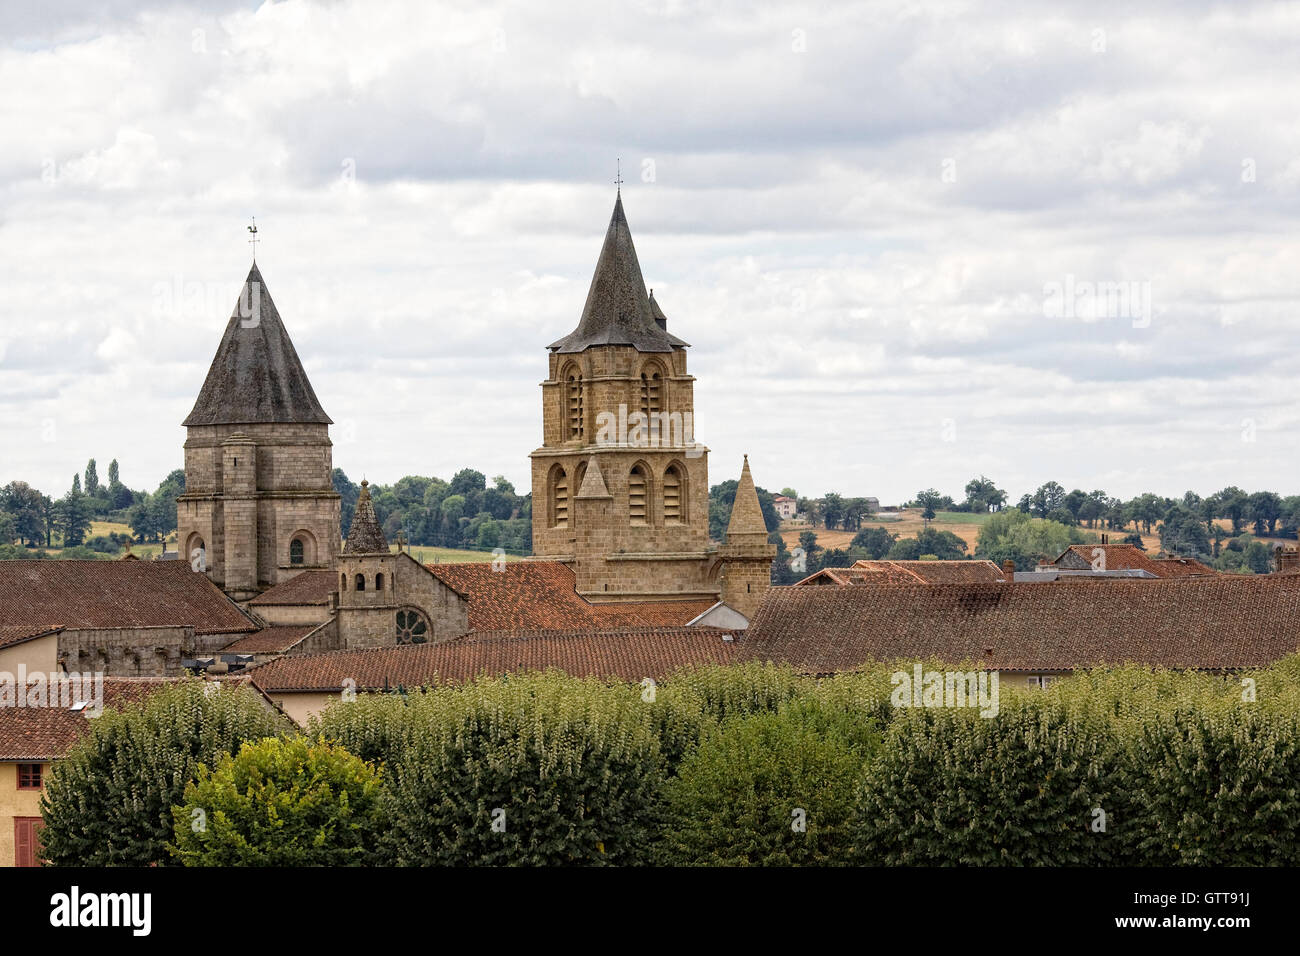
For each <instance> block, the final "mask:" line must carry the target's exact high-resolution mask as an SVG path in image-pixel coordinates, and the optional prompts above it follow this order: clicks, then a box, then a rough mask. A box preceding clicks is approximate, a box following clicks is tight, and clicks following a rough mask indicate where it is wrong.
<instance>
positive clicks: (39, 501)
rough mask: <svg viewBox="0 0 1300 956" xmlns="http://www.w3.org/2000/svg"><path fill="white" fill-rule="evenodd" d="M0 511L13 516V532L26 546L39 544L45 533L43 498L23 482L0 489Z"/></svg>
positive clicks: (12, 483)
mask: <svg viewBox="0 0 1300 956" xmlns="http://www.w3.org/2000/svg"><path fill="white" fill-rule="evenodd" d="M0 510H3V511H5V512H6V513H8V514H10V515H12V516H13V520H14V532H15V534H16V535H17V536H18V537H19V538H20V539H21V540H23V541H25V542H26V543H27V544H28V546H30V547H35V546H36V545H38V544H40V541H41V537H42V536H43V535H44V533H45V496H44V495H42V494H41V493H40V492H39V491H37V490H36V489H35V488H33V487H32V486H31V485H29V484H27V482H25V481H11V482H9V484H7V485H5V486H4V488H3V489H0Z"/></svg>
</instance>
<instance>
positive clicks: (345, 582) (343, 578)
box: [339, 574, 348, 591]
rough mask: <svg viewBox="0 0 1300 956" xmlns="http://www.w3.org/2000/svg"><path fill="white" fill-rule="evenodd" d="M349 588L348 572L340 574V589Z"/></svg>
mask: <svg viewBox="0 0 1300 956" xmlns="http://www.w3.org/2000/svg"><path fill="white" fill-rule="evenodd" d="M347 589H348V576H347V575H346V574H340V575H339V590H340V591H346V590H347Z"/></svg>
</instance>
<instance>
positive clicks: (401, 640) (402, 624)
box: [397, 608, 430, 644]
mask: <svg viewBox="0 0 1300 956" xmlns="http://www.w3.org/2000/svg"><path fill="white" fill-rule="evenodd" d="M429 635H430V628H429V622H428V620H427V619H426V618H425V616H424V615H423V614H421V613H420V612H419V611H417V610H415V609H413V608H402V609H401V610H400V611H398V612H397V643H398V644H423V643H424V642H425V641H427V640H428V639H429Z"/></svg>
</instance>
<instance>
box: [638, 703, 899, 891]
mask: <svg viewBox="0 0 1300 956" xmlns="http://www.w3.org/2000/svg"><path fill="white" fill-rule="evenodd" d="M878 744H879V736H878V734H877V733H876V732H875V727H874V724H873V722H872V721H870V720H863V719H862V718H861V715H860V714H858V713H851V712H849V711H847V710H844V709H841V708H838V707H836V706H835V705H834V704H828V703H827V702H825V701H820V700H816V699H813V698H809V699H803V700H799V699H796V700H791V701H788V702H787V703H786V704H785V705H783V706H782V707H781V708H780V709H779V710H778V711H776V712H768V711H761V712H758V713H753V714H748V715H745V714H735V715H733V716H731V717H728V718H726V719H725V720H724V721H722V722H721V723H720V724H719V725H718V726H716V727H715V728H714V729H712V730H711V731H710V732H709V733H708V734H707V735H706V737H705V739H704V740H703V741H702V742H701V743H700V745H699V746H698V748H696V749H695V750H694V751H693V752H692V753H690V754H689V755H688V756H687V757H686V758H685V759H684V760H683V761H682V763H681V765H680V767H679V768H678V773H677V776H676V777H675V778H673V779H670V780H669V781H668V782H667V784H666V785H665V790H664V803H665V807H664V814H663V820H662V823H661V830H660V844H659V847H658V852H657V854H656V862H659V863H664V864H675V865H712V866H749V865H754V866H791V865H836V864H839V865H842V864H847V863H848V862H849V853H848V849H849V847H850V846H851V842H852V840H851V831H850V826H851V820H852V814H853V797H854V791H855V789H856V787H857V783H858V779H859V777H860V776H861V773H862V768H863V766H864V763H865V762H866V761H868V760H869V759H870V756H871V754H872V753H873V752H874V751H875V749H876V748H877V746H878Z"/></svg>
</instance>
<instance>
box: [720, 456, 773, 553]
mask: <svg viewBox="0 0 1300 956" xmlns="http://www.w3.org/2000/svg"><path fill="white" fill-rule="evenodd" d="M735 534H761V535H762V536H763V537H764V538H765V539H766V538H767V522H765V521H764V520H763V509H762V507H761V506H760V505H759V503H758V492H757V491H756V490H755V489H754V479H753V477H752V476H751V475H750V473H749V456H748V455H746V456H745V464H744V467H742V468H741V469H740V483H739V484H738V485H736V498H735V501H733V502H732V504H731V520H730V521H728V522H727V540H728V541H731V540H732V535H735Z"/></svg>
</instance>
